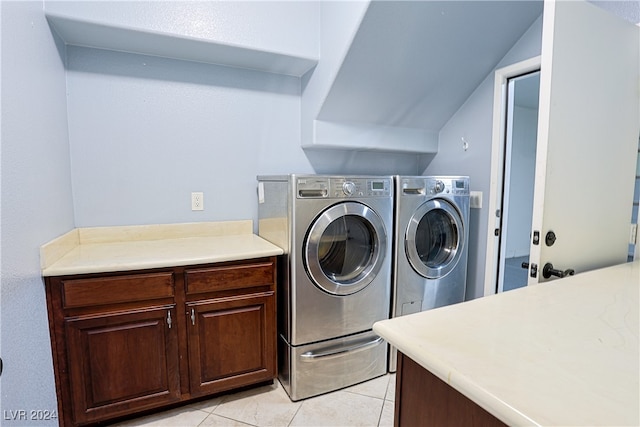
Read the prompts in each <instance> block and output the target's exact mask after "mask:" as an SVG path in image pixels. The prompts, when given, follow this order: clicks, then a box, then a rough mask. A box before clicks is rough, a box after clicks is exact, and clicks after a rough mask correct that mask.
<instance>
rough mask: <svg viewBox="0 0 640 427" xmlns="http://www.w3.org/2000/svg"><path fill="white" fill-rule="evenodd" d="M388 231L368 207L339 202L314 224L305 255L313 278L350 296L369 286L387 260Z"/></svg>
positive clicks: (327, 289)
mask: <svg viewBox="0 0 640 427" xmlns="http://www.w3.org/2000/svg"><path fill="white" fill-rule="evenodd" d="M386 245H387V232H386V230H385V227H384V224H383V221H382V219H381V218H380V216H378V214H377V213H376V212H374V211H373V210H371V209H370V208H369V207H368V206H366V205H364V204H361V203H355V202H345V203H339V204H337V205H334V206H332V207H330V208H329V209H327V210H325V211H324V212H323V213H322V214H321V215H320V216H319V217H318V218H317V219H316V220H315V221H314V222H313V224H312V225H311V227H310V229H309V232H308V234H307V237H306V239H305V244H304V254H303V258H304V261H305V265H306V268H307V272H308V274H309V276H310V277H311V280H312V281H313V282H314V283H315V285H316V286H318V287H319V288H320V289H322V290H323V291H325V292H328V293H330V294H333V295H350V294H353V293H355V292H358V291H360V290H362V289H364V288H365V287H367V286H368V285H369V284H370V283H371V282H372V281H373V279H374V278H375V277H376V274H378V272H379V271H380V267H381V266H382V263H383V261H384V253H385V248H386Z"/></svg>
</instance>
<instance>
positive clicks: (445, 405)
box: [394, 352, 505, 427]
mask: <svg viewBox="0 0 640 427" xmlns="http://www.w3.org/2000/svg"><path fill="white" fill-rule="evenodd" d="M445 425H446V426H479V427H480V426H483V427H484V426H487V427H504V426H505V424H504V423H503V422H502V421H500V420H499V419H498V418H496V417H494V416H493V415H492V414H490V413H489V412H487V411H486V410H484V409H483V408H481V407H480V406H479V405H478V404H476V403H475V402H473V401H472V400H471V399H469V398H467V397H466V396H464V395H463V394H462V393H460V392H459V391H458V390H456V389H454V388H453V387H451V386H450V385H449V384H447V383H445V382H444V381H442V380H441V379H440V378H438V377H437V376H435V375H434V374H432V373H431V372H429V371H428V370H426V369H425V368H423V367H422V366H420V365H419V364H418V363H416V362H415V361H414V360H412V359H411V358H409V357H407V356H406V355H404V354H403V353H401V352H398V369H397V372H396V400H395V415H394V426H395V427H415V426H445Z"/></svg>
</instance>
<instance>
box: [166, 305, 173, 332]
mask: <svg viewBox="0 0 640 427" xmlns="http://www.w3.org/2000/svg"><path fill="white" fill-rule="evenodd" d="M171 323H173V322H172V321H171V310H167V325H169V329H171Z"/></svg>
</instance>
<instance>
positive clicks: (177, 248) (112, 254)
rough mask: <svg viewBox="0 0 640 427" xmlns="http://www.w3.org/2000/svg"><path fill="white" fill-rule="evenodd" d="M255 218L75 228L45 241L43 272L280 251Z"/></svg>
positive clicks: (139, 266)
mask: <svg viewBox="0 0 640 427" xmlns="http://www.w3.org/2000/svg"><path fill="white" fill-rule="evenodd" d="M282 253H283V251H282V249H281V248H279V247H278V246H275V245H273V244H271V243H270V242H268V241H266V240H264V239H262V238H261V237H259V236H256V235H255V234H253V222H252V221H250V220H247V221H225V222H207V223H187V224H167V225H163V224H160V225H142V226H125V227H95V228H79V229H74V230H72V231H70V232H69V233H67V234H65V235H63V236H61V237H59V238H57V239H55V240H53V241H51V242H49V243H47V244H45V245H43V246H42V247H41V249H40V258H41V264H42V265H41V266H42V275H43V276H45V277H48V276H63V275H71V274H86V273H105V272H114V271H129V270H142V269H148V268H161V267H175V266H183V265H195V264H207V263H216V262H224V261H235V260H242V259H250V258H260V257H269V256H275V255H282Z"/></svg>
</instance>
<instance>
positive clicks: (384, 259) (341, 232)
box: [258, 175, 393, 400]
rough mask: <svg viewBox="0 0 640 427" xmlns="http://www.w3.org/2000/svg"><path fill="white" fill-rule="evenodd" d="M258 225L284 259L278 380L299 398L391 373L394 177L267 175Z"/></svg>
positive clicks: (262, 183) (260, 186)
mask: <svg viewBox="0 0 640 427" xmlns="http://www.w3.org/2000/svg"><path fill="white" fill-rule="evenodd" d="M258 199H259V200H258V217H259V222H258V229H259V231H258V233H259V235H260V236H261V237H263V238H265V239H267V240H269V241H271V242H273V243H275V244H277V245H279V246H280V247H282V248H283V249H284V252H285V254H284V255H283V257H282V258H281V260H282V263H281V265H280V266H279V271H280V273H281V276H280V278H279V287H278V294H279V305H278V318H279V324H278V335H279V336H278V359H279V379H280V382H281V383H282V385H283V387H284V389H285V390H286V391H287V393H288V394H289V396H290V397H291V399H292V400H299V399H304V398H307V397H311V396H315V395H318V394H322V393H326V392H329V391H333V390H337V389H339V388H343V387H347V386H350V385H353V384H356V383H359V382H362V381H366V380H369V379H371V378H374V377H376V376H380V375H384V374H385V373H386V372H387V345H386V344H385V343H384V341H383V340H382V339H381V338H380V337H378V336H377V335H376V334H375V333H373V331H372V326H373V323H374V322H376V321H378V320H382V319H387V318H389V306H390V300H391V264H392V251H391V248H392V243H393V242H392V229H393V178H392V177H390V176H388V177H345V176H322V175H287V176H259V177H258Z"/></svg>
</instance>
